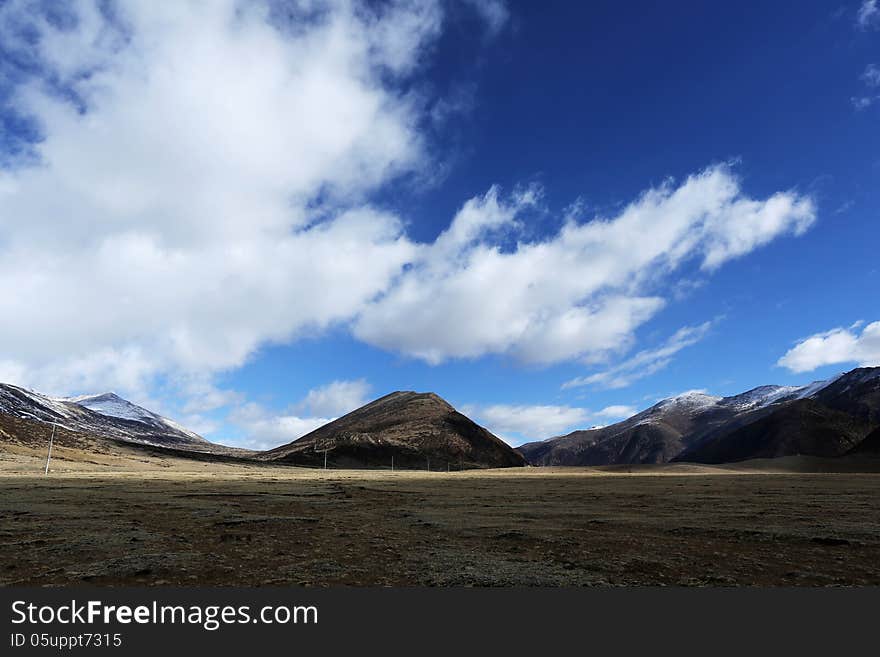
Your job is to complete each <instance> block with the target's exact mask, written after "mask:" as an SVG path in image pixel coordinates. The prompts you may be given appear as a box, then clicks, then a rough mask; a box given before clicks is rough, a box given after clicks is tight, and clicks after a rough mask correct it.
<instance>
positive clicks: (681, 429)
mask: <svg viewBox="0 0 880 657" xmlns="http://www.w3.org/2000/svg"><path fill="white" fill-rule="evenodd" d="M50 425H56V426H57V428H58V440H60V441H61V442H62V444H63V443H64V441H67V442H70V443H71V444H76V445H78V446H79V447H80V448H82V447H83V446H84V445H85V446H86V447H88V448H89V449H102V450H107V449H111V448H112V447H113V445H114V444H122V445H125V446H126V448H131V447H132V446H135V447H139V448H141V449H149V450H154V451H155V450H160V451H164V452H165V453H174V454H176V455H182V456H188V457H190V458H202V459H204V458H209V459H211V458H223V459H229V458H232V459H246V460H248V461H250V462H252V463H277V464H285V465H296V466H307V467H321V466H323V464H324V462H325V459H326V461H327V462H328V463H329V464H332V466H333V467H343V468H345V467H353V468H363V467H366V468H391V467H398V468H401V469H432V470H446V469H456V470H457V469H462V468H487V467H488V468H499V467H517V466H523V465H526V464H531V465H536V466H548V465H552V466H598V465H619V464H654V463H668V462H676V461H680V462H691V463H707V464H718V463H730V462H736V461H745V460H749V459H758V458H775V457H782V456H795V455H802V456H815V457H839V456H845V455H867V456H873V455H880V367H873V368H858V369H855V370H852V371H850V372H847V373H844V374H841V375H839V376H836V377H833V378H831V379H828V380H826V381H818V382H815V383H812V384H810V385H807V386H801V387H795V386H775V385H767V386H760V387H758V388H754V389H752V390H749V391H747V392H744V393H742V394H739V395H734V396H730V397H716V396H712V395H708V394H706V393H703V392H698V391H691V392H687V393H684V394H681V395H678V396H676V397H672V398H669V399H664V400H663V401H660V402H658V403H657V404H655V405H653V406H651V407H650V408H648V409H646V410H644V411H642V412H640V413H637V414H635V415H633V416H632V417H630V418H629V419H626V420H623V421H622V422H618V423H616V424H612V425H610V426H606V427H596V428H592V429H587V430H580V431H573V432H571V433H569V434H566V435H564V436H558V437H555V438H550V439H547V440H544V441H541V442H533V443H527V444H525V445H522V446H520V447H519V448H517V449H516V450H514V449H513V448H511V447H510V446H508V445H507V444H506V443H505V442H504V441H502V440H501V439H500V438H498V437H497V436H495V435H494V434H492V433H491V432H490V431H489V430H487V429H485V428H484V427H481V426H479V425H478V424H476V423H475V422H473V421H472V420H471V419H470V418H468V417H466V416H465V415H463V414H461V413H459V412H458V411H456V410H455V408H453V407H452V406H451V405H450V404H449V403H448V402H446V401H445V400H443V399H442V398H440V397H439V396H437V395H436V394H434V393H418V392H412V391H398V392H393V393H391V394H389V395H386V396H384V397H381V398H379V399H376V400H375V401H372V402H370V403H369V404H366V405H365V406H362V407H361V408H358V409H356V410H354V411H352V412H351V413H348V414H347V415H344V416H342V417H340V418H338V419H336V420H333V421H332V422H329V423H328V424H325V425H324V426H322V427H320V428H318V429H315V430H314V431H312V432H311V433H309V434H307V435H305V436H302V437H301V438H299V439H297V440H294V441H292V442H290V443H288V444H286V445H283V446H281V447H277V448H274V449H271V450H268V451H264V452H253V451H249V450H243V449H237V448H233V447H226V446H223V445H217V444H215V443H211V442H209V441H207V440H205V439H204V438H202V437H201V436H199V435H198V434H196V433H194V432H192V431H190V430H188V429H186V428H184V427H182V426H180V425H179V424H177V423H176V422H174V421H172V420H169V419H168V418H165V417H162V416H161V415H158V414H156V413H153V412H152V411H149V410H147V409H145V408H143V407H141V406H138V405H136V404H133V403H131V402H129V401H126V400H125V399H122V398H121V397H119V396H117V395H115V394H113V393H104V394H100V395H88V396H83V397H70V398H55V397H49V396H46V395H42V394H39V393H36V392H33V391H30V390H27V389H25V388H21V387H18V386H13V385H9V384H0V445H2V443H3V442H12V443H21V444H24V445H31V446H34V445H42V444H44V443H45V440H46V438H47V433H48V431H49V430H50V429H49V426H50ZM86 439H87V440H86Z"/></svg>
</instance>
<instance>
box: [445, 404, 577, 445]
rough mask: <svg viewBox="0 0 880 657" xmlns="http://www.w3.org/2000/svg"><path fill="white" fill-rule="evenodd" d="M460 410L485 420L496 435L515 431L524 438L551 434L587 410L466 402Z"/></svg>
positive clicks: (542, 436) (566, 427) (570, 425)
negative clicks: (482, 404)
mask: <svg viewBox="0 0 880 657" xmlns="http://www.w3.org/2000/svg"><path fill="white" fill-rule="evenodd" d="M462 412H463V413H464V414H465V415H470V416H473V417H474V418H476V419H478V420H479V421H480V422H482V423H485V425H486V427H487V428H488V429H489V430H490V431H492V432H493V433H497V434H499V435H500V436H504V435H505V434H509V433H515V434H519V435H521V436H524V437H526V438H548V437H550V436H555V435H558V434H560V433H562V432H563V431H564V430H565V429H569V428H572V427H577V426H579V425H582V424H583V423H585V422H587V420H588V419H589V418H590V412H589V411H588V410H586V409H584V408H574V407H571V406H517V405H509V404H493V405H490V406H476V405H470V406H464V407H462Z"/></svg>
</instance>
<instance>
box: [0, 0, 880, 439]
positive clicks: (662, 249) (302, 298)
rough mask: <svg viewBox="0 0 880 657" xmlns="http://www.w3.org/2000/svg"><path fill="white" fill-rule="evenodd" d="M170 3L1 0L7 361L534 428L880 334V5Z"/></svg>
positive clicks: (197, 415) (771, 377)
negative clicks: (413, 408) (396, 399)
mask: <svg viewBox="0 0 880 657" xmlns="http://www.w3.org/2000/svg"><path fill="white" fill-rule="evenodd" d="M155 4H156V3H135V2H131V3H119V4H111V3H99V4H98V5H94V4H93V3H90V2H85V1H83V2H74V3H71V4H70V5H64V6H63V7H62V6H60V5H58V4H53V3H39V2H37V3H33V2H24V1H17V0H9V1H7V2H3V3H0V63H2V68H0V99H2V108H0V117H2V123H0V126H2V131H3V134H2V138H0V151H2V157H0V163H2V167H3V168H2V170H0V278H2V279H3V280H4V283H5V285H4V289H6V290H7V293H6V294H5V295H3V297H2V299H0V314H2V315H3V316H4V318H6V319H5V321H4V322H3V325H2V326H0V345H2V346H0V380H3V381H8V382H11V383H18V384H21V385H25V386H28V387H31V388H34V389H37V390H41V391H44V392H48V393H51V394H57V395H73V394H85V393H89V392H99V391H103V390H106V389H115V390H116V391H117V392H118V393H120V394H123V395H125V396H127V397H129V398H130V399H132V400H133V401H136V402H139V403H143V404H144V405H147V406H149V407H151V408H154V409H156V410H159V411H160V412H163V413H165V414H166V415H169V416H171V417H174V418H176V419H178V420H180V421H182V422H184V423H185V424H187V425H189V426H191V427H193V428H194V429H196V430H199V431H202V432H203V433H205V435H206V436H208V437H209V438H211V439H213V440H217V441H220V442H228V443H232V444H241V445H247V446H256V447H266V446H270V445H276V444H282V443H285V442H289V441H290V440H292V439H294V438H296V437H298V435H301V434H302V433H304V432H305V431H307V430H309V429H311V428H314V427H315V426H317V425H319V424H321V423H322V422H324V421H327V420H329V419H331V418H333V417H337V416H338V415H339V414H341V413H344V412H347V411H348V410H351V409H352V408H354V407H355V406H357V405H359V404H361V403H363V402H364V401H367V400H369V399H372V398H374V397H377V396H380V395H382V394H386V393H387V392H390V391H392V390H398V389H414V390H420V391H427V390H431V391H435V392H437V393H438V394H440V395H442V396H443V397H445V398H447V399H448V400H449V401H451V402H452V403H453V404H455V405H456V406H457V407H458V408H460V409H461V410H464V411H465V412H467V413H469V414H470V415H472V416H473V417H474V418H475V419H477V420H478V421H480V422H481V423H483V424H485V425H486V426H488V427H489V428H490V429H492V430H494V431H495V432H497V433H498V434H499V435H502V436H503V437H504V438H506V439H508V440H509V441H510V442H512V443H514V444H518V443H520V442H522V441H524V440H527V439H542V438H546V437H549V436H551V435H556V434H559V433H562V432H564V431H567V430H571V429H575V428H583V427H586V426H592V425H596V424H606V423H609V422H612V421H615V420H617V419H621V418H622V417H625V416H626V415H628V414H630V413H631V412H632V411H633V410H634V409H641V408H645V407H647V406H648V405H650V404H652V403H653V402H654V401H656V400H657V399H658V398H661V397H665V396H669V395H673V394H676V393H679V392H683V391H685V390H690V389H705V390H707V391H709V392H711V393H713V394H719V395H725V394H733V393H736V392H740V391H743V390H746V389H748V388H750V387H754V386H757V385H762V384H765V383H779V384H798V383H806V382H809V381H811V380H814V379H819V378H824V377H827V376H830V375H831V374H833V373H836V372H838V371H842V370H845V369H849V368H851V367H855V366H857V365H860V364H863V365H870V364H874V365H877V364H880V324H878V323H877V322H878V320H880V301H878V299H880V295H878V293H877V290H878V289H880V273H878V269H880V268H878V265H877V255H876V254H877V247H878V245H880V221H878V208H880V199H878V194H877V189H878V184H877V183H878V177H880V144H878V125H880V6H878V5H877V3H876V2H873V1H872V0H867V1H864V2H859V1H854V2H848V3H826V2H803V3H798V7H797V11H793V10H792V9H791V7H788V6H785V5H783V4H781V3H757V2H756V3H740V4H732V5H727V6H721V5H717V4H713V5H711V6H710V5H708V4H706V3H699V2H693V3H689V2H677V3H673V4H672V5H665V6H661V5H659V4H657V3H648V2H646V3H627V4H626V5H621V4H620V3H614V2H591V3H569V2H558V3H555V2H550V3H540V4H537V3H526V2H523V3H515V2H508V3H504V2H500V1H499V0H493V1H488V2H479V1H477V0H456V1H454V2H446V3H433V2H429V1H425V2H415V1H412V2H397V3H369V4H368V5H363V4H359V3H347V2H335V1H330V0H327V1H323V0H322V1H320V2H314V3H283V2H270V3H261V2H253V3H250V2H232V1H230V2H218V3H215V4H214V5H212V7H211V8H209V9H206V8H204V7H202V8H197V7H195V6H194V5H189V4H188V3H178V4H177V5H176V6H174V7H170V6H168V7H156V6H150V5H155ZM59 7H61V8H59Z"/></svg>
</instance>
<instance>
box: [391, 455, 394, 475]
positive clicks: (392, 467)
mask: <svg viewBox="0 0 880 657" xmlns="http://www.w3.org/2000/svg"><path fill="white" fill-rule="evenodd" d="M391 472H394V454H392V455H391Z"/></svg>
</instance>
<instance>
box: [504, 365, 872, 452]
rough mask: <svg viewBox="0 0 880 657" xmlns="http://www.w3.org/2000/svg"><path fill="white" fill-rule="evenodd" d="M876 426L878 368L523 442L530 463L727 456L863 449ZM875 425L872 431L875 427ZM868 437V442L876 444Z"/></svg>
mask: <svg viewBox="0 0 880 657" xmlns="http://www.w3.org/2000/svg"><path fill="white" fill-rule="evenodd" d="M878 427H880V367H873V368H858V369H855V370H852V371H850V372H847V373H845V374H841V375H839V376H836V377H834V378H831V379H828V380H826V381H818V382H815V383H812V384H810V385H807V386H802V387H794V386H774V385H768V386H760V387H758V388H754V389H752V390H749V391H747V392H744V393H742V394H739V395H734V396H731V397H715V396H712V395H708V394H705V393H702V392H687V393H684V394H682V395H678V396H676V397H672V398H670V399H664V400H663V401H661V402H659V403H657V404H655V405H654V406H652V407H650V408H648V409H647V410H644V411H642V412H640V413H637V414H636V415H634V416H632V417H630V418H629V419H627V420H623V421H622V422H618V423H616V424H612V425H610V426H607V427H601V428H595V429H588V430H584V431H573V432H571V433H569V434H566V435H564V436H558V437H555V438H550V439H548V440H545V441H542V442H533V443H527V444H525V445H522V446H520V447H519V448H518V451H519V452H520V453H521V454H522V455H523V456H524V457H525V458H526V460H527V461H528V462H529V463H531V464H533V465H612V464H636V463H667V462H670V461H687V462H693V463H729V462H734V461H744V460H748V459H755V458H774V457H780V456H794V455H808V456H820V457H836V456H843V455H845V454H849V453H863V452H866V451H868V449H869V447H870V445H866V446H865V447H864V448H862V449H860V446H861V444H862V442H863V441H866V440H867V439H868V437H869V435H872V436H874V437H872V438H871V440H872V441H873V443H877V442H878V441H880V439H878V438H876V435H875V434H876V430H877V429H878ZM872 432H873V434H872ZM873 443H872V444H873Z"/></svg>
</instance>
